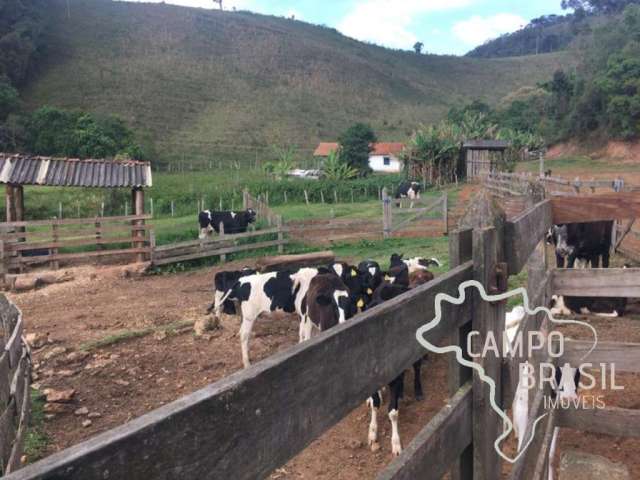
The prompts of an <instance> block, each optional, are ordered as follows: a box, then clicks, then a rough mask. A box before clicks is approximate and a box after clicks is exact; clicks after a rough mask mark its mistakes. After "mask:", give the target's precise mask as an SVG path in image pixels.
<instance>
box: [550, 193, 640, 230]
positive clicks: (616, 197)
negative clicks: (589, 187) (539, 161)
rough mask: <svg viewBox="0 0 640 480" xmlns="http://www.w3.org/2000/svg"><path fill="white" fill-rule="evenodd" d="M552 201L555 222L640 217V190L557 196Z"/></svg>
mask: <svg viewBox="0 0 640 480" xmlns="http://www.w3.org/2000/svg"><path fill="white" fill-rule="evenodd" d="M550 201H551V207H552V210H553V223H555V224H559V223H578V222H596V221H600V220H622V219H629V218H636V217H640V192H638V193H635V192H631V193H627V192H624V193H623V192H621V193H604V194H599V195H581V196H576V197H561V198H560V197H556V198H552V199H551V200H550Z"/></svg>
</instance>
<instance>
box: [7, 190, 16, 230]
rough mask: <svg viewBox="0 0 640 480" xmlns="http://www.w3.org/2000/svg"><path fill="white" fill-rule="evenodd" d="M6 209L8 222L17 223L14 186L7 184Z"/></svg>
mask: <svg viewBox="0 0 640 480" xmlns="http://www.w3.org/2000/svg"><path fill="white" fill-rule="evenodd" d="M4 203H5V207H6V212H7V222H15V221H16V203H15V197H14V190H13V185H11V184H7V186H6V187H5V202H4Z"/></svg>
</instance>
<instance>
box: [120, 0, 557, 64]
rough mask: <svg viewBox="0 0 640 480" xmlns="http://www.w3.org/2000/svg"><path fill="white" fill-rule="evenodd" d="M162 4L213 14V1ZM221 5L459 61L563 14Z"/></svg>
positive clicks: (520, 7) (441, 3) (537, 5)
mask: <svg viewBox="0 0 640 480" xmlns="http://www.w3.org/2000/svg"><path fill="white" fill-rule="evenodd" d="M128 1H145V2H159V1H161V0H128ZM164 1H165V3H172V4H175V5H182V6H189V7H199V8H214V2H213V0H164ZM222 5H223V8H224V9H225V10H231V9H233V8H236V9H238V10H250V11H253V12H258V13H264V14H269V15H278V16H287V17H290V16H292V15H294V16H295V18H297V19H299V20H303V21H306V22H309V23H315V24H320V25H327V26H330V27H334V28H336V29H338V30H339V31H340V32H341V33H343V34H344V35H347V36H349V37H352V38H355V39H357V40H363V41H367V42H371V43H375V44H378V45H382V46H385V47H391V48H399V49H405V50H410V49H412V48H413V45H414V44H415V43H416V42H417V41H420V42H422V43H423V44H424V49H425V51H426V52H429V53H437V54H451V55H462V54H464V53H466V52H467V51H469V50H471V49H472V48H473V47H475V46H477V45H480V44H482V43H484V42H485V41H487V40H489V39H492V38H495V37H497V36H499V35H500V34H502V33H507V32H512V31H514V30H517V29H519V28H520V27H522V26H524V25H526V24H527V23H528V22H529V20H531V19H533V18H536V17H539V16H541V15H548V14H552V13H556V14H562V13H563V12H562V9H561V8H560V0H395V1H394V0H223V3H222ZM215 8H218V6H217V5H215Z"/></svg>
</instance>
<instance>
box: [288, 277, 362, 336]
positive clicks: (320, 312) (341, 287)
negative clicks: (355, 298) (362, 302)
mask: <svg viewBox="0 0 640 480" xmlns="http://www.w3.org/2000/svg"><path fill="white" fill-rule="evenodd" d="M302 311H303V314H304V319H303V321H302V325H303V326H302V327H301V329H300V330H301V334H300V336H301V341H304V340H309V339H310V338H311V335H312V332H313V328H314V327H315V328H316V329H317V330H318V331H320V332H323V331H325V330H327V329H329V328H331V327H334V326H336V325H338V324H339V323H344V322H345V321H346V320H348V319H349V318H351V316H352V315H353V313H354V310H353V306H352V301H351V298H350V295H349V289H348V288H347V286H346V285H345V284H344V282H343V281H342V280H341V279H340V277H338V276H337V275H336V274H335V273H321V274H319V275H316V276H315V277H313V279H312V280H311V283H310V285H309V289H308V291H307V293H306V295H305V297H304V300H303V302H302Z"/></svg>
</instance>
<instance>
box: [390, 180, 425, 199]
mask: <svg viewBox="0 0 640 480" xmlns="http://www.w3.org/2000/svg"><path fill="white" fill-rule="evenodd" d="M421 191H422V185H420V183H419V182H402V183H401V184H400V185H398V189H397V190H396V199H400V198H409V199H410V200H415V199H417V198H420V192H421Z"/></svg>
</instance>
